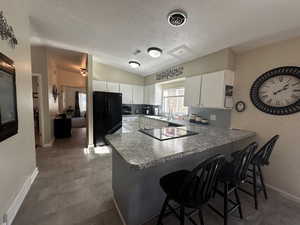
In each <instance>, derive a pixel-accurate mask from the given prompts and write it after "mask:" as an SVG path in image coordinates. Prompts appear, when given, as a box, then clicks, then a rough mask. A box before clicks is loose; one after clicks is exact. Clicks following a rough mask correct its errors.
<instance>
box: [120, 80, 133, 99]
mask: <svg viewBox="0 0 300 225" xmlns="http://www.w3.org/2000/svg"><path fill="white" fill-rule="evenodd" d="M120 92H121V93H122V103H123V104H132V86H131V85H129V84H120Z"/></svg>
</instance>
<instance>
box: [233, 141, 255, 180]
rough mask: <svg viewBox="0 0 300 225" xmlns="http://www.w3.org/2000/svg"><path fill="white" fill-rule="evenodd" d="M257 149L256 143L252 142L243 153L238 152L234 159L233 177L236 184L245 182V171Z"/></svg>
mask: <svg viewBox="0 0 300 225" xmlns="http://www.w3.org/2000/svg"><path fill="white" fill-rule="evenodd" d="M257 147H258V145H257V143H256V142H253V143H251V144H250V145H248V146H247V147H246V148H245V149H244V150H243V151H240V152H238V155H237V157H235V158H234V162H233V164H234V165H235V171H234V177H235V179H236V182H237V183H241V182H244V181H245V180H246V177H247V171H248V168H249V165H250V163H251V160H252V158H253V156H254V152H255V151H256V149H257Z"/></svg>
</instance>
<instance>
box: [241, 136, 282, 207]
mask: <svg viewBox="0 0 300 225" xmlns="http://www.w3.org/2000/svg"><path fill="white" fill-rule="evenodd" d="M278 139H279V135H275V136H274V137H272V138H271V139H270V140H269V141H268V142H267V143H266V144H265V145H264V146H263V147H261V149H260V150H259V151H258V152H256V153H255V155H254V157H253V159H252V160H251V167H250V168H249V169H248V172H249V173H248V179H247V183H248V184H251V185H252V187H253V193H251V192H249V191H247V190H244V189H242V188H240V190H241V191H242V192H244V193H246V194H248V195H250V196H252V197H253V198H254V205H255V209H258V200H257V194H258V190H259V189H258V186H257V179H258V178H259V179H260V183H261V188H260V189H261V190H262V191H263V192H264V196H265V199H266V200H267V199H268V194H267V189H266V185H265V181H264V177H263V173H262V169H261V167H263V166H267V165H269V164H270V162H269V160H270V156H271V154H272V152H273V149H274V146H275V144H276V142H277V140H278ZM259 191H260V190H259Z"/></svg>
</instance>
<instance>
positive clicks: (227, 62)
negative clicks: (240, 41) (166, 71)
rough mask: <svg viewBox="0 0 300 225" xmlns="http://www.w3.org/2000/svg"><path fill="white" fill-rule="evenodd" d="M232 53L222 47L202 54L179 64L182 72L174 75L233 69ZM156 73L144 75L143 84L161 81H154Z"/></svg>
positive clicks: (191, 74) (184, 75)
mask: <svg viewBox="0 0 300 225" xmlns="http://www.w3.org/2000/svg"><path fill="white" fill-rule="evenodd" d="M234 60H235V57H234V54H233V53H232V51H231V50H230V49H224V50H221V51H218V52H215V53H212V54H209V55H207V56H203V57H200V58H197V59H195V60H192V61H190V62H187V63H183V64H180V66H183V67H184V71H183V74H182V75H181V76H178V77H176V78H175V79H177V78H180V77H189V76H196V75H200V74H204V73H210V72H216V71H220V70H224V69H231V70H234ZM155 78H156V74H152V75H149V76H147V77H145V84H146V85H149V84H154V83H157V82H161V81H156V80H155Z"/></svg>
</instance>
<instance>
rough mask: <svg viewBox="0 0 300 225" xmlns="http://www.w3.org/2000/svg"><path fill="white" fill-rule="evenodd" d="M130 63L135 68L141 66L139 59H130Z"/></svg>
mask: <svg viewBox="0 0 300 225" xmlns="http://www.w3.org/2000/svg"><path fill="white" fill-rule="evenodd" d="M128 63H129V65H130V66H131V67H132V68H134V69H136V68H139V67H140V66H141V64H140V63H139V62H138V61H129V62H128Z"/></svg>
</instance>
